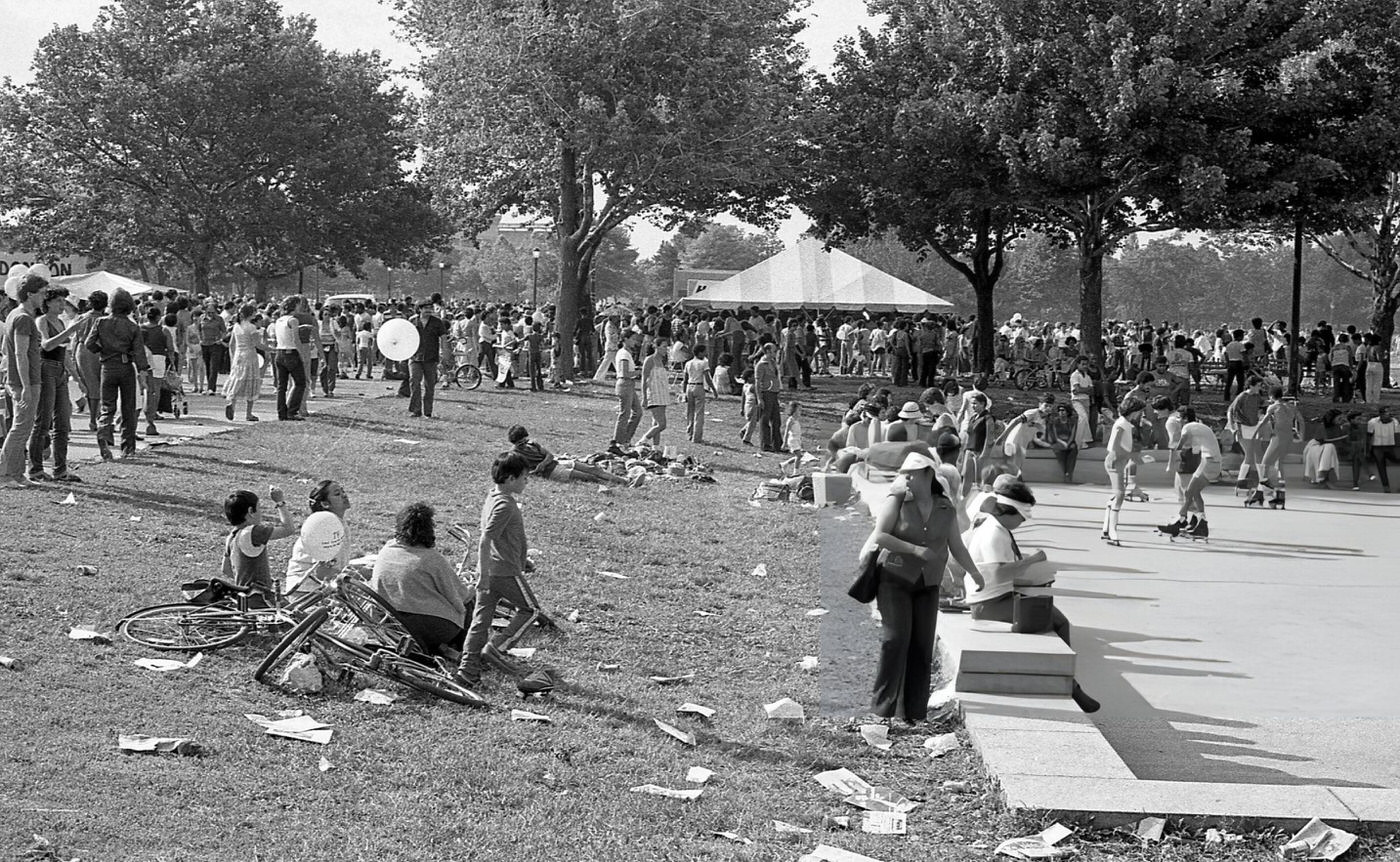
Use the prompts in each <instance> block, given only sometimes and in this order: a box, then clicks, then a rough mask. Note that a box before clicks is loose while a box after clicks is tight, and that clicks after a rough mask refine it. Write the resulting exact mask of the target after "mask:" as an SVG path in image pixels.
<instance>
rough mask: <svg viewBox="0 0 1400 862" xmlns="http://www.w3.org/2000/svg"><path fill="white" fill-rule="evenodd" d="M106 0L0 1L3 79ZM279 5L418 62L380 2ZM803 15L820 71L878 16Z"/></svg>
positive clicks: (829, 0)
mask: <svg viewBox="0 0 1400 862" xmlns="http://www.w3.org/2000/svg"><path fill="white" fill-rule="evenodd" d="M105 5H108V0H42V2H39V0H0V21H3V22H4V24H5V35H4V37H3V39H0V78H5V77H8V78H11V79H13V80H14V81H15V82H17V83H26V82H28V81H29V80H30V78H31V71H30V63H31V61H32V60H33V57H34V50H35V49H36V48H37V47H38V44H39V40H40V39H42V38H43V37H44V35H45V34H46V33H48V32H49V31H50V30H51V29H53V28H54V27H56V26H67V25H69V24H77V25H78V26H79V27H81V28H83V29H88V28H90V27H91V26H92V23H93V21H95V20H96V19H97V14H98V11H99V10H100V9H101V8H102V7H103V6H105ZM282 8H283V10H284V12H285V13H286V14H288V15H308V16H310V17H311V18H314V19H315V20H316V25H317V34H318V37H319V38H320V41H321V44H323V45H325V46H326V47H327V48H330V49H332V50H338V51H353V50H363V51H378V52H379V53H380V54H381V55H383V56H384V58H385V59H387V60H389V62H390V63H391V65H392V66H393V67H394V68H395V69H396V70H402V71H407V70H408V69H409V68H410V67H411V66H412V65H413V64H414V62H415V61H416V60H417V52H416V51H415V50H414V49H413V48H412V46H410V45H408V44H407V43H404V42H400V41H398V40H397V39H396V38H395V34H394V24H393V21H392V20H390V16H389V9H388V7H387V6H385V5H383V4H381V3H380V2H379V0H282ZM805 15H806V17H807V19H808V22H809V23H808V27H807V30H806V31H805V32H804V34H803V36H802V41H803V42H804V43H805V44H806V46H807V50H808V52H809V54H810V55H811V62H812V65H813V66H814V67H815V68H817V69H825V68H827V67H829V66H830V65H831V61H832V57H833V53H834V47H835V45H836V42H837V40H838V39H840V38H841V37H843V36H853V35H855V33H856V30H857V29H858V28H860V27H867V28H873V27H875V26H877V20H876V19H874V18H872V17H871V16H870V15H869V14H867V13H866V10H865V4H864V0H811V5H810V6H809V7H808V9H807V11H806V13H805ZM720 220H721V221H730V222H731V223H733V224H739V222H737V221H733V220H727V219H720ZM808 224H809V222H808V221H807V219H806V218H805V217H803V216H802V215H801V214H800V213H799V214H796V215H795V216H794V217H793V218H790V219H788V220H787V221H786V222H785V223H784V224H783V226H782V228H781V229H780V230H779V232H778V233H779V236H780V237H781V238H782V240H783V241H784V242H785V243H787V244H789V245H791V244H792V243H794V242H795V241H796V240H797V238H798V236H800V235H801V233H802V232H803V231H804V230H806V228H807V226H808ZM628 226H629V227H630V228H632V244H633V245H634V246H635V247H636V248H637V249H638V250H639V251H640V252H641V254H642V256H644V257H646V256H650V255H651V254H652V253H653V252H654V251H655V250H656V247H657V246H658V245H659V244H660V243H661V242H662V241H663V240H664V239H665V238H666V234H665V233H663V232H662V231H660V230H659V229H657V228H655V227H652V226H651V225H649V224H647V223H646V222H644V221H641V220H633V222H631V223H629V225H628Z"/></svg>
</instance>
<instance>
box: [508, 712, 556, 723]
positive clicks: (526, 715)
mask: <svg viewBox="0 0 1400 862" xmlns="http://www.w3.org/2000/svg"><path fill="white" fill-rule="evenodd" d="M510 720H511V721H538V722H539V723H541V724H553V723H554V719H552V718H550V717H549V716H547V715H541V714H540V713H538V712H530V711H529V710H527V709H512V710H511V711H510Z"/></svg>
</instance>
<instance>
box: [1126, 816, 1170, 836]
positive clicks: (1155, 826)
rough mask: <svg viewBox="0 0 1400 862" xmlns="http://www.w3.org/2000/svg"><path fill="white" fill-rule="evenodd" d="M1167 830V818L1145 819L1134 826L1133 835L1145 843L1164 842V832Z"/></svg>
mask: <svg viewBox="0 0 1400 862" xmlns="http://www.w3.org/2000/svg"><path fill="white" fill-rule="evenodd" d="M1166 828H1167V819H1166V818H1165V817H1144V818H1142V819H1141V820H1139V821H1138V822H1137V823H1135V824H1133V835H1135V836H1137V837H1138V838H1141V839H1142V840H1143V841H1148V842H1156V841H1161V840H1162V831H1163V830H1164V829H1166Z"/></svg>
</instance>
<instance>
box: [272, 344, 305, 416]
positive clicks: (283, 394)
mask: <svg viewBox="0 0 1400 862" xmlns="http://www.w3.org/2000/svg"><path fill="white" fill-rule="evenodd" d="M272 373H273V375H274V376H275V377H276V378H277V418H278V419H286V418H288V417H289V416H295V415H297V414H298V413H300V412H301V399H302V396H303V395H304V394H305V392H306V363H304V362H303V361H302V358H301V351H298V350H279V351H277V356H276V358H275V359H274V360H273V365H272ZM289 380H290V381H291V390H292V391H291V393H290V394H289V393H288V392H287V382H288V381H289Z"/></svg>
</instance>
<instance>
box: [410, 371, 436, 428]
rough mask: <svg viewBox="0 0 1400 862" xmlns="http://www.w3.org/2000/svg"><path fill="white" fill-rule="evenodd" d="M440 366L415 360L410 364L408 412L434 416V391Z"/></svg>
mask: <svg viewBox="0 0 1400 862" xmlns="http://www.w3.org/2000/svg"><path fill="white" fill-rule="evenodd" d="M437 377H438V364H437V362H436V361H433V362H420V361H418V360H416V359H415V360H414V361H413V362H410V363H409V364H408V412H409V413H412V414H414V415H418V414H420V413H421V414H422V415H424V416H432V415H433V391H434V390H435V389H436V388H437Z"/></svg>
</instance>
